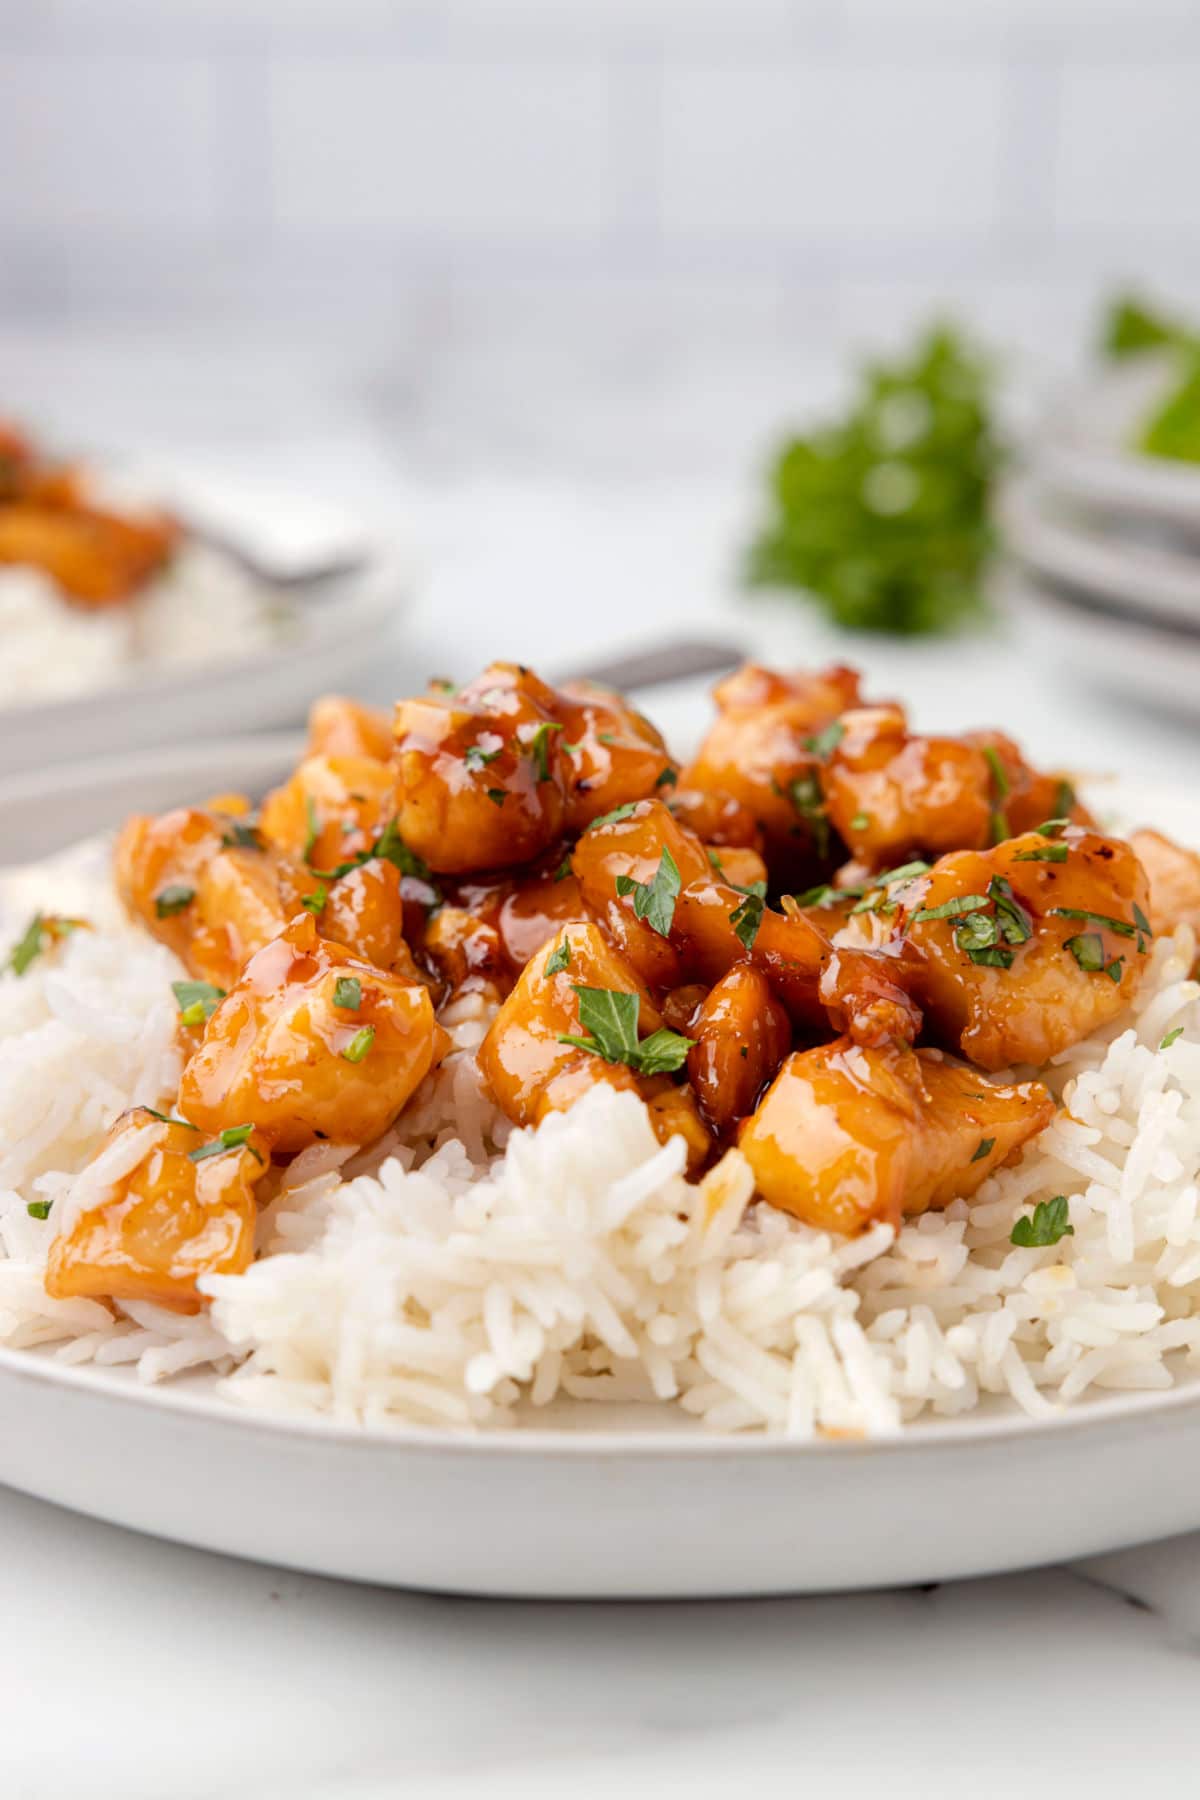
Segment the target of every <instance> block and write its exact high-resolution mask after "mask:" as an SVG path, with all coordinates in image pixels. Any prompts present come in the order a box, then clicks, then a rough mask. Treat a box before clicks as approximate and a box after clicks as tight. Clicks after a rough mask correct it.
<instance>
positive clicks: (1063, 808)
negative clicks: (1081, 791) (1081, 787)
mask: <svg viewBox="0 0 1200 1800" xmlns="http://www.w3.org/2000/svg"><path fill="white" fill-rule="evenodd" d="M1074 805H1075V789H1074V787H1073V785H1072V784H1071V782H1069V781H1066V780H1062V781H1060V782H1059V784H1058V787H1057V788H1056V789H1055V793H1054V811H1055V813H1056V814H1058V815H1059V816H1060V817H1062V818H1066V816H1067V814H1068V813H1069V812H1070V811H1071V810H1072V808H1073V807H1074Z"/></svg>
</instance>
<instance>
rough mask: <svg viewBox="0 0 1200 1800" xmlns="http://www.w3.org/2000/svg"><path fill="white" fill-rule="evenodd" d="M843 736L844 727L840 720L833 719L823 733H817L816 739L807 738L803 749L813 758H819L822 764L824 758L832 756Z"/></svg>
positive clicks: (844, 733) (844, 732)
mask: <svg viewBox="0 0 1200 1800" xmlns="http://www.w3.org/2000/svg"><path fill="white" fill-rule="evenodd" d="M845 735H846V727H845V726H844V725H843V724H842V721H841V720H840V719H835V720H834V721H833V723H832V725H827V726H826V727H825V729H824V731H819V732H818V733H817V735H816V737H810V738H807V739H806V740H805V744H804V748H805V749H806V750H810V751H811V752H812V754H813V755H814V756H819V757H820V758H821V761H822V762H824V761H825V759H826V757H829V756H832V755H833V753H834V751H835V750H836V749H837V747H838V745H839V744H840V743H841V741H842V739H843V738H844V737H845Z"/></svg>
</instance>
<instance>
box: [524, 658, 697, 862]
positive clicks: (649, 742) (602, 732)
mask: <svg viewBox="0 0 1200 1800" xmlns="http://www.w3.org/2000/svg"><path fill="white" fill-rule="evenodd" d="M551 704H552V707H553V714H554V717H555V718H556V719H557V720H558V722H559V723H560V724H561V726H562V728H563V729H562V740H561V748H562V752H563V756H564V759H565V760H564V762H563V763H562V764H561V765H560V768H561V772H562V776H563V779H564V781H565V784H566V803H567V810H566V827H567V830H568V831H585V830H586V829H587V827H588V826H589V825H590V824H591V822H592V820H593V819H598V818H599V817H600V816H601V814H602V813H606V812H611V811H612V809H613V807H615V806H624V805H625V804H626V802H627V801H630V800H641V799H642V798H643V797H644V796H645V795H646V794H650V793H653V792H654V791H655V790H656V789H658V790H660V791H667V790H668V789H669V788H670V786H671V785H672V784H673V782H674V781H675V780H676V778H677V772H676V769H675V765H674V763H673V762H672V760H671V757H670V755H669V754H668V752H667V747H666V745H665V744H664V743H663V740H662V738H661V737H660V736H659V734H658V732H657V731H656V730H655V728H654V726H653V725H652V724H651V723H650V721H649V719H646V718H643V717H642V714H641V713H639V712H635V711H634V709H633V708H632V707H631V706H630V705H629V704H628V702H627V701H625V700H623V699H622V697H621V696H620V694H615V693H613V692H612V690H611V689H609V688H600V687H596V686H594V685H593V684H592V683H591V682H587V681H568V682H566V683H565V684H564V686H563V687H562V688H560V689H559V690H558V691H557V693H556V694H555V695H554V698H553V700H552V703H551Z"/></svg>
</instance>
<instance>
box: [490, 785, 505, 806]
mask: <svg viewBox="0 0 1200 1800" xmlns="http://www.w3.org/2000/svg"><path fill="white" fill-rule="evenodd" d="M487 797H488V799H489V800H490V801H491V803H492V805H493V806H503V805H504V802H505V800H506V799H507V795H506V794H505V792H504V789H503V788H489V789H488V791H487Z"/></svg>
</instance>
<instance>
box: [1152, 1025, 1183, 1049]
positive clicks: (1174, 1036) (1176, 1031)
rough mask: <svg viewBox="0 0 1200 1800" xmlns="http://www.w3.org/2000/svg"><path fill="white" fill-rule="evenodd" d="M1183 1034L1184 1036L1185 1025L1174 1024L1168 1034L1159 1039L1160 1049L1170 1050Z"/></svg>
mask: <svg viewBox="0 0 1200 1800" xmlns="http://www.w3.org/2000/svg"><path fill="white" fill-rule="evenodd" d="M1182 1036H1183V1026H1182V1025H1173V1026H1172V1027H1171V1029H1170V1031H1168V1032H1167V1034H1166V1036H1165V1037H1162V1038H1160V1039H1159V1041H1158V1047H1159V1049H1160V1050H1169V1049H1170V1048H1171V1045H1172V1044H1174V1043H1175V1042H1176V1041H1177V1040H1178V1039H1179V1038H1181V1037H1182Z"/></svg>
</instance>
